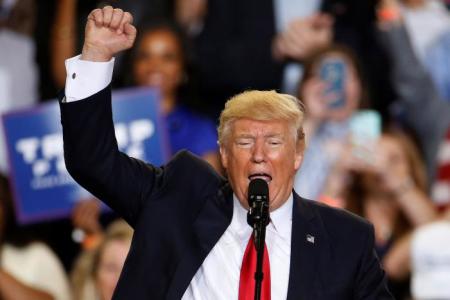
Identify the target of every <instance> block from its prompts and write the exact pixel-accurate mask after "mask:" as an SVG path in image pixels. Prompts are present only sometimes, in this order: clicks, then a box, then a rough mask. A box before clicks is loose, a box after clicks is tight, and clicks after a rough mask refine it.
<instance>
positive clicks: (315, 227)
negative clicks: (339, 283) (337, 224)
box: [287, 192, 330, 300]
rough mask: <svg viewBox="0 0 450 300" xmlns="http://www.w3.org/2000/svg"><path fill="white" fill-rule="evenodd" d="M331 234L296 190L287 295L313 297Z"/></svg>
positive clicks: (326, 254) (291, 297) (302, 297)
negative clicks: (328, 235) (328, 233)
mask: <svg viewBox="0 0 450 300" xmlns="http://www.w3.org/2000/svg"><path fill="white" fill-rule="evenodd" d="M329 253H330V251H329V242H328V237H327V234H326V232H325V229H324V227H323V224H322V222H321V219H320V217H319V216H318V215H316V213H315V211H314V210H313V208H312V207H311V205H310V204H309V203H308V202H307V201H306V200H304V199H302V198H301V197H300V196H298V195H297V194H296V193H295V192H294V205H293V212H292V239H291V263H290V271H289V287H288V296H287V299H292V300H294V299H296V300H297V299H314V298H315V291H317V290H318V289H320V278H319V272H323V271H325V270H323V269H321V267H323V266H322V263H321V262H324V261H326V257H327V256H328V255H329Z"/></svg>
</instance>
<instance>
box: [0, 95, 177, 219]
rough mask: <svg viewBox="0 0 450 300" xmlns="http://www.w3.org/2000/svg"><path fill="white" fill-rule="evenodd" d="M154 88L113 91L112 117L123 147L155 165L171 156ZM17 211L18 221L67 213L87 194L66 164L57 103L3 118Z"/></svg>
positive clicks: (60, 215)
mask: <svg viewBox="0 0 450 300" xmlns="http://www.w3.org/2000/svg"><path fill="white" fill-rule="evenodd" d="M157 95H158V94H157V92H156V91H154V90H151V89H126V90H121V91H115V92H113V102H112V103H113V115H114V124H115V130H116V137H117V142H118V144H119V148H120V150H121V151H123V152H126V153H127V154H129V155H130V156H132V157H135V158H139V159H142V160H145V161H148V162H151V163H152V164H155V165H161V164H163V163H164V162H166V161H167V159H168V158H169V151H168V150H169V147H168V142H167V141H168V139H167V137H166V136H167V134H166V132H165V126H164V120H163V117H161V116H160V114H158V112H159V105H158V96H157ZM2 121H3V126H4V130H5V135H6V140H7V147H8V154H9V165H10V174H11V175H10V177H11V182H12V185H13V186H12V188H13V192H14V200H15V206H16V214H17V218H18V221H19V222H20V223H22V224H25V223H31V222H37V221H42V220H48V219H53V218H61V217H66V216H68V215H70V213H71V210H72V208H73V206H74V204H75V203H76V202H77V201H80V200H81V199H83V198H87V197H89V193H87V192H86V191H85V190H84V189H82V188H81V187H80V186H79V185H78V184H77V183H76V182H75V181H74V180H73V179H72V178H71V177H70V175H69V173H68V172H67V170H66V167H65V164H64V153H63V138H62V128H61V123H60V112H59V106H58V103H57V102H56V100H55V101H51V102H48V103H45V104H42V105H39V106H37V107H34V108H32V109H28V110H21V111H16V112H13V113H8V114H5V115H4V116H3V120H2Z"/></svg>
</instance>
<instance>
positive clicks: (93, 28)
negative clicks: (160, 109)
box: [61, 6, 162, 225]
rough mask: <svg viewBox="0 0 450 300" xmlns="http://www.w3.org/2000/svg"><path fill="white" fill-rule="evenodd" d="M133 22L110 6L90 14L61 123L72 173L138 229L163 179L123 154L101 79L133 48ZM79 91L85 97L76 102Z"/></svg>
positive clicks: (71, 63) (107, 90)
mask: <svg viewBox="0 0 450 300" xmlns="http://www.w3.org/2000/svg"><path fill="white" fill-rule="evenodd" d="M131 21H132V16H131V15H130V14H129V13H126V12H123V11H122V10H120V9H113V8H112V7H110V6H107V7H105V8H103V9H96V10H94V11H92V12H91V13H90V15H89V17H88V20H87V25H86V33H85V35H86V36H85V41H84V46H83V52H82V55H81V57H80V59H77V58H72V59H70V60H69V61H67V65H68V69H70V67H71V66H72V67H73V68H74V71H73V73H69V76H68V81H67V83H66V99H67V102H69V103H64V100H63V101H62V102H63V103H61V120H62V124H63V137H64V156H65V161H66V167H67V170H68V171H69V173H70V174H71V175H72V176H73V177H74V179H75V180H76V181H77V182H78V183H79V184H80V185H82V186H83V187H84V188H86V189H87V190H89V191H90V192H91V193H93V194H94V195H95V196H97V197H98V198H99V199H102V200H103V201H105V202H106V203H107V204H108V205H109V206H110V207H111V208H113V209H114V210H115V211H116V212H117V213H118V214H120V215H121V216H122V217H123V218H124V219H126V220H127V221H128V222H129V223H130V224H131V225H134V223H135V221H136V219H137V217H138V214H139V212H140V211H141V208H142V203H143V200H142V199H144V198H145V197H147V196H149V193H151V192H152V191H154V190H153V188H154V187H155V186H156V185H157V183H158V182H160V179H161V178H162V176H161V174H162V170H161V169H159V168H155V167H153V166H150V165H147V164H145V163H144V162H142V161H139V160H136V159H133V158H130V157H128V156H127V155H125V154H123V153H121V152H119V149H118V146H117V141H116V138H115V134H114V126H113V120H112V109H111V91H110V88H109V86H108V81H107V80H105V79H104V78H103V79H101V78H100V79H99V78H97V77H102V76H103V77H108V76H107V75H106V76H105V72H103V74H102V69H103V68H104V67H105V65H106V69H109V72H111V70H110V69H111V68H112V62H109V61H111V60H112V58H113V56H114V55H115V54H117V53H118V52H120V51H123V50H126V49H128V48H130V47H131V46H132V45H133V43H134V40H135V37H136V29H135V28H134V26H133V25H131ZM109 66H110V67H109ZM83 68H84V70H83ZM98 69H100V71H99V70H98ZM86 70H87V71H88V72H87V73H88V74H86ZM69 71H70V70H69ZM78 71H79V72H78ZM83 71H84V73H83ZM71 72H72V71H71ZM106 73H107V72H106ZM110 75H111V74H110ZM83 77H84V78H83ZM86 78H88V79H86ZM77 81H78V83H74V82H77ZM101 82H103V83H104V85H103V86H101V84H99V83H101ZM95 84H97V85H99V86H101V87H99V88H98V89H97V90H96V89H93V88H90V87H89V86H90V85H95ZM77 89H78V90H79V91H78V95H80V94H81V95H82V97H78V98H77V97H75V96H73V95H74V94H75V92H77V91H76V90H77ZM74 90H75V91H74ZM86 90H89V91H88V92H86ZM75 100H80V101H75Z"/></svg>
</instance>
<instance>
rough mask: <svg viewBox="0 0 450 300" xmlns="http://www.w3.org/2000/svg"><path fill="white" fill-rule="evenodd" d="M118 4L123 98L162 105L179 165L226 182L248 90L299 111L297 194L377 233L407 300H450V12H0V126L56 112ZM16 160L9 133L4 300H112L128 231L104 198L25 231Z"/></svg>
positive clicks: (183, 5) (254, 6) (124, 5)
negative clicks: (235, 102) (11, 157)
mask: <svg viewBox="0 0 450 300" xmlns="http://www.w3.org/2000/svg"><path fill="white" fill-rule="evenodd" d="M105 5H112V6H114V7H118V8H121V9H123V10H125V11H129V12H131V13H132V14H133V16H134V23H135V24H136V26H137V28H138V38H137V41H136V43H135V45H134V47H133V49H132V50H130V51H128V52H127V53H125V54H123V55H121V56H119V57H117V58H116V63H115V68H116V71H115V72H114V76H115V77H114V78H113V83H112V86H113V88H114V89H119V88H124V87H134V86H146V87H154V88H157V89H158V90H159V93H160V96H161V99H160V100H161V113H162V115H163V116H164V118H165V124H166V127H167V132H168V136H169V143H170V146H171V150H172V153H176V152H177V151H178V150H180V149H184V148H186V149H188V150H190V151H192V152H193V153H195V154H197V155H199V156H201V157H203V158H204V159H205V160H206V161H208V162H209V163H210V164H211V165H212V166H213V167H214V168H215V169H216V170H217V171H218V172H222V173H223V169H222V167H221V165H220V161H219V158H218V146H217V142H216V141H217V133H216V122H217V119H218V116H219V113H220V111H221V109H222V108H223V106H224V103H225V101H226V100H227V99H228V98H229V97H230V96H232V95H234V94H236V93H238V92H242V91H243V90H248V89H265V90H267V89H276V90H278V91H283V92H285V93H289V94H292V95H294V96H296V97H298V98H299V99H300V101H301V102H302V103H303V106H304V109H305V111H306V118H305V124H304V129H305V133H306V142H307V147H306V150H305V156H304V160H303V164H302V167H301V169H300V170H299V172H298V174H297V176H296V182H295V190H296V191H297V192H298V193H299V194H300V195H301V196H303V197H305V198H309V199H312V200H316V201H322V202H324V203H327V204H328V205H333V206H337V207H340V208H342V209H347V210H349V211H351V212H353V213H355V214H357V215H360V216H361V217H363V218H365V219H367V220H369V221H370V222H371V223H372V224H373V226H374V229H375V236H376V251H377V254H378V256H379V257H380V260H381V263H382V264H383V267H384V269H385V271H386V273H387V276H388V279H389V285H390V289H391V290H392V292H393V293H394V295H395V297H396V298H397V299H450V284H449V283H450V10H449V9H450V2H446V1H444V0H379V1H377V0H365V1H361V0H307V1H306V0H298V1H296V0H295V1H294V0H247V1H239V0H227V1H221V0H150V1H149V0H147V1H143V0H132V1H131V0H129V1H121V0H116V1H77V0H58V1H33V0H0V114H3V113H6V112H8V111H12V110H16V109H20V108H26V107H31V106H33V105H36V104H38V103H39V102H43V101H45V100H46V99H51V98H53V99H54V98H55V95H56V94H57V93H58V91H60V90H61V89H63V88H64V83H65V79H66V72H65V66H64V61H65V60H66V59H67V58H70V57H73V56H75V55H78V54H79V53H80V52H81V47H82V43H83V32H84V25H85V22H86V17H87V15H88V13H89V12H90V11H91V10H92V9H94V8H96V7H103V6H105ZM0 125H1V124H0ZM5 148H6V147H5V141H4V137H3V131H2V130H0V173H1V176H0V299H4V300H10V299H14V300H17V299H33V300H36V299H75V300H81V299H86V300H90V299H101V300H109V299H111V296H112V292H113V290H114V287H115V284H116V282H117V280H118V276H119V274H120V271H121V269H122V265H123V263H124V261H125V258H126V255H127V253H128V250H129V247H130V241H131V238H132V234H133V231H132V229H131V227H129V226H128V225H127V224H126V223H125V222H124V221H122V220H120V219H118V218H117V217H116V216H115V215H113V214H111V213H107V214H102V213H101V207H100V204H99V202H98V200H96V199H86V200H84V201H80V202H79V203H78V204H77V205H76V206H75V208H74V210H73V214H72V218H71V219H70V220H59V221H53V222H45V223H42V224H34V225H31V226H19V225H18V224H17V222H16V220H15V217H14V205H13V199H12V196H11V191H10V182H9V181H10V180H9V170H8V166H7V164H6V161H7V158H6V151H5ZM223 175H224V176H226V174H223ZM55 201H57V199H55ZM80 233H81V235H80ZM349 238H351V237H349Z"/></svg>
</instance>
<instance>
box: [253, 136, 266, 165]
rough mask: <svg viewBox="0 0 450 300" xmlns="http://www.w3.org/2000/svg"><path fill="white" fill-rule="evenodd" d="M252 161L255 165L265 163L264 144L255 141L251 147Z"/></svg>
mask: <svg viewBox="0 0 450 300" xmlns="http://www.w3.org/2000/svg"><path fill="white" fill-rule="evenodd" d="M252 161H253V162H255V163H262V162H265V161H266V151H265V149H264V142H263V141H261V140H256V142H255V145H254V146H253V152H252Z"/></svg>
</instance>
